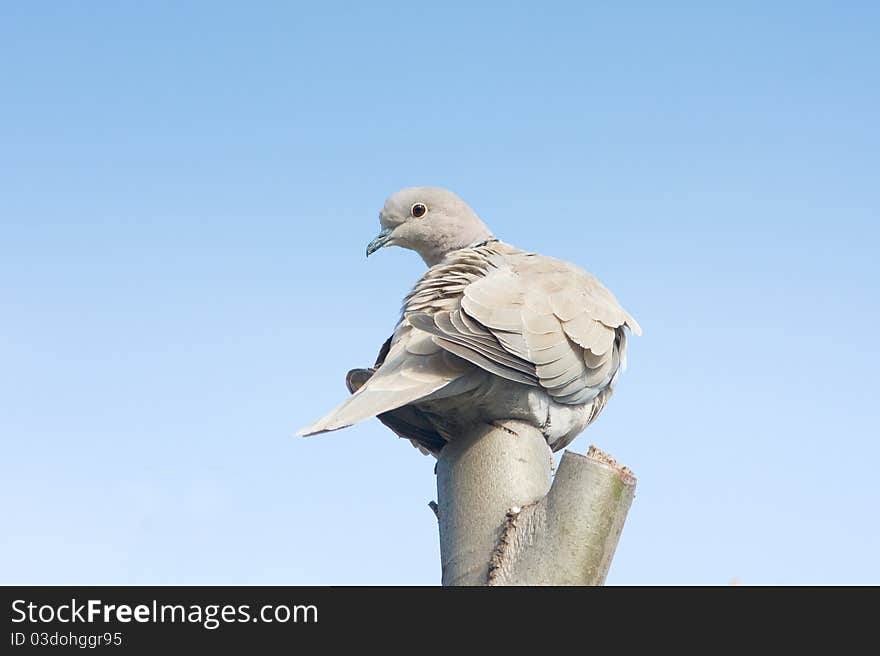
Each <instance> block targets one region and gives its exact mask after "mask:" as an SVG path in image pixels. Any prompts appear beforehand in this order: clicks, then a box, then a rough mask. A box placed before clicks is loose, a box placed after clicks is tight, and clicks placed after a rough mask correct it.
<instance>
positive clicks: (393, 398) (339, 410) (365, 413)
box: [296, 369, 449, 436]
mask: <svg viewBox="0 0 880 656" xmlns="http://www.w3.org/2000/svg"><path fill="white" fill-rule="evenodd" d="M380 371H381V369H380ZM382 378H383V377H381V376H378V375H377V376H374V377H373V378H371V379H370V380H369V381H367V383H366V384H365V385H364V386H363V387H361V388H360V389H359V390H358V391H357V392H355V393H354V394H352V395H351V396H350V397H348V398H347V399H346V400H345V401H343V402H342V403H340V404H339V405H338V406H336V407H335V408H333V410H331V411H330V412H329V413H327V415H325V416H324V417H322V418H321V419H319V420H318V421H316V422H315V423H313V424H311V425H310V426H306V427H305V428H301V429H300V430H298V431H297V433H296V434H297V435H300V436H307V435H317V434H319V433H326V432H328V431H334V430H338V429H340V428H345V427H346V426H351V425H352V424H356V423H357V422H359V421H363V420H364V419H368V418H370V417H375V416H376V415H379V414H382V413H383V412H388V411H390V410H396V409H397V408H400V407H402V406H405V405H407V404H409V403H412V402H413V401H417V400H419V399H421V398H423V397H425V396H428V395H429V394H431V393H432V392H436V391H437V390H438V389H440V388H441V387H444V386H445V385H447V384H448V383H449V381H448V380H443V379H435V380H433V381H430V382H421V383H417V384H414V385H411V386H407V387H405V388H402V389H394V388H391V389H389V388H387V387H385V386H383V385H381V383H382V382H383V381H382ZM373 388H375V389H373Z"/></svg>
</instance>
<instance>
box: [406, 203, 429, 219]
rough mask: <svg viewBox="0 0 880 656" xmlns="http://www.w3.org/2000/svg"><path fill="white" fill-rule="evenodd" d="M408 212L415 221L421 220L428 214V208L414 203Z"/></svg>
mask: <svg viewBox="0 0 880 656" xmlns="http://www.w3.org/2000/svg"><path fill="white" fill-rule="evenodd" d="M409 212H410V214H412V215H413V216H414V217H416V218H417V219H421V218H422V217H423V216H425V214H426V213H427V212H428V208H427V207H425V206H424V205H423V204H422V203H416V204H415V205H413V206H412V207H411V208H410V210H409Z"/></svg>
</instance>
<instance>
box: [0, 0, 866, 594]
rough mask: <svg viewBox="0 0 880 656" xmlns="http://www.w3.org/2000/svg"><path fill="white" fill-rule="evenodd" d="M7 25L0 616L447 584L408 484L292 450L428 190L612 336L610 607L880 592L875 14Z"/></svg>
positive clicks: (385, 14)
mask: <svg viewBox="0 0 880 656" xmlns="http://www.w3.org/2000/svg"><path fill="white" fill-rule="evenodd" d="M770 5H771V3H758V2H754V3H736V5H735V6H734V5H730V6H726V7H720V6H714V5H713V6H709V5H707V4H706V3H697V2H693V3H682V2H673V3H662V4H659V3H647V2H644V3H628V4H626V5H623V4H621V3H571V4H567V3H554V2H545V3H538V4H535V3H526V4H516V3H503V4H501V3H499V4H495V3H461V4H459V3H442V4H438V3H425V4H416V3H412V2H409V3H366V4H365V3H359V4H355V3H351V4H345V3H333V4H331V3H323V4H321V5H320V7H319V6H318V5H314V4H311V3H310V4H308V5H306V4H302V5H298V4H296V3H280V2H279V3H253V4H252V5H251V6H249V7H247V8H245V7H244V6H243V5H240V4H239V3H207V2H186V3H176V2H174V3H172V2H153V3H149V4H148V5H145V4H144V3H134V2H120V3H113V4H112V5H111V4H109V3H97V4H95V3H43V2H29V3H25V2H21V3H4V4H3V7H2V8H0V100H2V102H0V440H2V442H0V444H2V449H3V457H2V458H0V519H2V521H3V524H4V530H3V537H2V538H0V582H4V583H52V582H54V583H285V584H297V583H303V584H305V583H315V584H344V583H354V584H362V583H378V584H383V583H402V584H434V583H437V582H439V558H438V547H437V531H436V523H435V520H434V518H433V515H432V514H431V512H430V510H429V509H428V507H427V502H428V501H429V500H431V499H433V498H434V494H435V491H434V478H433V474H432V467H433V461H432V460H431V459H429V458H426V457H424V456H421V455H420V454H419V453H418V452H417V451H415V450H414V449H413V448H412V447H410V446H409V444H408V443H406V442H403V441H401V440H398V439H397V438H395V437H394V436H393V435H391V434H390V433H389V432H387V430H385V429H384V428H383V427H382V426H381V425H380V424H379V423H378V422H377V421H375V420H371V421H368V422H365V423H363V424H361V425H358V426H356V427H353V428H350V429H347V430H345V431H341V432H338V433H334V434H330V435H325V436H321V437H315V438H309V439H299V438H294V437H292V435H293V433H294V431H295V430H296V429H297V428H299V427H301V426H303V425H304V424H306V423H308V422H310V421H312V420H314V419H315V418H317V417H318V416H320V415H321V414H323V412H324V411H325V410H327V409H329V408H330V407H332V406H333V405H335V404H336V403H337V402H338V401H339V400H341V398H342V397H343V395H344V394H345V389H344V384H343V377H344V374H345V372H346V371H347V370H348V369H349V368H351V367H354V366H363V365H367V364H370V363H371V362H372V361H373V358H374V357H375V354H376V351H377V350H378V347H379V346H380V345H381V343H382V341H383V340H384V339H385V338H386V337H387V336H388V334H389V333H390V331H391V330H392V328H393V325H394V323H395V320H396V318H397V313H398V308H399V305H400V301H401V299H402V297H403V296H404V294H405V293H406V292H407V291H408V289H409V288H410V286H411V285H412V283H413V282H414V281H415V280H416V279H417V278H418V276H419V275H420V272H421V270H422V267H423V265H422V263H421V261H420V260H419V259H418V257H417V256H416V255H415V254H414V253H410V252H406V251H402V250H397V249H391V250H387V251H383V252H382V253H381V254H379V255H378V256H377V257H373V258H370V260H369V261H367V260H366V259H364V255H363V254H364V248H365V245H366V243H367V242H368V241H369V240H370V239H371V238H372V237H373V236H374V235H375V233H376V231H377V229H378V221H377V212H378V210H379V208H380V207H381V205H382V203H383V201H384V199H385V197H386V196H387V195H389V194H390V193H392V192H393V191H395V190H397V189H399V188H401V187H405V186H410V185H416V184H431V185H440V186H445V187H449V188H451V189H453V190H455V191H456V192H458V193H459V194H460V195H461V196H462V197H464V198H465V199H466V200H467V201H468V202H469V203H470V204H471V205H472V206H473V207H474V209H475V210H476V211H477V212H478V213H479V214H480V215H481V217H482V218H483V219H484V220H485V221H486V222H487V223H488V224H489V225H490V226H491V227H492V228H493V230H494V231H495V233H496V234H497V235H498V236H500V237H501V238H503V239H504V240H506V241H509V242H511V243H514V244H516V245H517V246H520V247H521V248H526V249H529V250H535V251H538V252H541V253H545V254H548V255H554V256H557V257H562V258H565V259H568V260H571V261H574V262H576V263H578V264H580V265H581V266H583V267H585V268H587V269H589V270H590V271H592V272H593V273H594V274H596V275H597V276H598V277H599V278H600V279H601V280H602V281H603V282H605V283H606V284H607V285H608V286H609V287H610V288H611V289H612V290H613V291H614V292H615V294H616V295H617V297H618V298H619V299H620V300H621V302H622V303H623V304H624V305H625V306H626V307H627V309H628V310H630V311H631V312H632V313H633V314H634V315H635V316H636V317H637V318H638V320H639V321H640V323H641V324H642V326H643V328H644V329H645V335H644V337H642V338H638V339H634V340H633V341H632V342H631V344H630V355H629V360H630V366H629V369H628V370H627V372H626V373H625V374H624V376H623V377H622V379H621V381H620V383H619V386H618V388H617V392H616V394H615V397H614V399H613V400H612V402H611V403H610V404H609V406H608V408H607V409H606V410H605V413H604V414H603V416H602V417H601V418H600V420H599V421H598V422H597V423H596V424H594V425H593V426H592V427H590V428H589V429H588V431H587V432H586V433H585V434H584V435H582V436H581V437H580V438H578V440H577V441H576V442H575V443H574V445H573V448H575V449H576V450H580V451H585V450H586V448H587V446H588V445H589V444H590V443H595V444H597V445H599V446H600V447H602V448H603V449H605V450H606V451H608V452H610V453H611V454H613V455H614V456H615V457H617V458H618V459H619V460H621V461H623V462H625V463H626V464H628V465H629V466H630V467H631V468H632V469H633V470H634V471H635V473H636V474H637V475H638V477H639V484H638V491H637V498H636V500H635V503H634V505H633V508H632V510H631V512H630V515H629V518H628V521H627V524H626V527H625V529H624V533H623V536H622V538H621V542H620V546H619V548H618V552H617V556H616V558H615V561H614V564H613V567H612V570H611V574H610V576H609V583H616V584H631V583H720V584H725V583H728V582H729V581H730V580H731V579H736V580H739V581H741V582H743V583H858V582H873V583H880V563H878V560H877V557H876V554H877V553H878V551H880V525H878V519H877V517H878V514H877V507H878V504H880V484H878V482H877V476H876V472H875V468H876V463H877V462H878V459H880V440H878V422H877V419H876V407H877V371H878V370H880V349H878V340H877V336H876V327H877V325H878V320H880V302H878V301H880V263H878V257H877V243H878V238H880V228H878V219H880V216H878V209H880V183H878V182H880V181H878V173H880V128H878V120H877V117H878V116H880V38H878V36H880V10H878V7H877V5H876V4H875V3H868V2H851V3H832V2H806V3H794V2H791V3H787V2H779V3H772V6H770Z"/></svg>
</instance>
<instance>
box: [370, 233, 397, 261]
mask: <svg viewBox="0 0 880 656" xmlns="http://www.w3.org/2000/svg"><path fill="white" fill-rule="evenodd" d="M393 231H394V228H382V232H380V233H379V234H378V235H376V238H375V239H374V240H373V241H371V242H370V243H369V244H367V257H370V255H372V254H373V253H375V252H376V251H378V250H379V249H380V248H382V247H383V246H387V245H388V242H389V241H391V233H392V232H393Z"/></svg>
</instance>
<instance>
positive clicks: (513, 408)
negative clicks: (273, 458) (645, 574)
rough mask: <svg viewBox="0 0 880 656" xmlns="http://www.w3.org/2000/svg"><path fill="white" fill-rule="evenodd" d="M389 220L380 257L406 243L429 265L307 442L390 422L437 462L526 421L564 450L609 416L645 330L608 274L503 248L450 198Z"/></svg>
mask: <svg viewBox="0 0 880 656" xmlns="http://www.w3.org/2000/svg"><path fill="white" fill-rule="evenodd" d="M418 206H421V207H418ZM423 209H424V212H423V211H422V210H423ZM417 215H419V216H417ZM380 223H381V224H382V227H383V230H382V233H380V236H379V237H377V238H376V240H374V241H373V243H372V244H371V245H370V247H369V249H368V254H369V252H372V251H373V250H377V249H378V248H381V247H383V246H387V245H400V246H403V247H406V248H411V249H412V250H415V251H417V252H418V253H419V254H420V255H421V256H422V258H423V259H424V260H425V262H426V263H427V264H428V266H429V269H428V271H427V272H426V273H425V274H424V276H422V278H421V280H419V281H418V283H417V284H416V286H415V288H414V289H413V290H412V291H411V292H410V293H409V295H407V297H406V299H405V300H404V304H403V311H402V316H401V318H400V321H399V322H398V324H397V327H396V328H395V330H394V333H393V335H392V336H391V338H390V339H389V340H388V341H387V342H386V343H385V345H384V346H383V348H382V349H381V350H380V353H379V357H378V359H377V361H376V364H375V366H374V367H373V368H372V369H356V370H353V371H351V372H349V375H348V377H347V384H348V387H349V390H350V391H351V392H353V394H352V396H351V397H349V398H348V399H347V400H346V401H344V402H343V403H342V404H341V405H339V406H338V407H337V408H335V409H334V410H332V411H331V412H330V413H329V414H328V415H327V416H325V417H324V418H322V419H320V420H319V421H317V422H315V423H314V424H312V425H311V426H308V427H307V428H304V429H302V430H301V431H300V434H301V435H313V434H316V433H322V432H325V431H331V430H336V429H339V428H344V427H346V426H349V425H351V424H354V423H356V422H358V421H361V420H363V419H366V418H368V417H372V416H378V417H379V419H380V420H382V422H383V423H385V424H386V425H387V426H389V427H390V428H391V429H392V430H393V431H394V432H395V433H397V434H398V435H400V436H401V437H405V438H407V439H410V440H411V441H412V442H413V444H415V445H416V446H417V447H419V448H421V449H422V450H423V451H427V452H430V453H433V454H435V455H436V454H437V453H438V452H439V450H440V449H441V448H442V446H443V444H444V443H445V442H446V441H447V440H449V439H454V436H455V434H456V432H458V430H459V427H461V426H462V425H465V424H471V423H473V422H495V421H499V420H505V419H519V420H523V421H527V422H529V423H531V424H533V425H534V426H536V427H538V428H539V429H540V430H541V431H542V432H543V434H544V436H545V438H546V439H547V442H548V444H549V445H550V447H551V448H552V449H553V450H554V451H556V450H558V449H561V448H563V447H564V446H566V445H567V444H569V443H570V442H571V441H572V440H573V439H574V438H575V437H576V436H577V435H578V433H580V432H581V431H582V430H583V429H584V428H585V427H586V426H587V425H588V424H590V422H592V421H593V420H594V419H595V418H596V416H598V414H599V413H600V412H601V411H602V409H603V408H604V406H605V403H606V402H607V400H608V398H609V396H610V395H611V392H612V389H613V387H614V384H615V382H616V380H617V377H618V374H619V372H620V371H621V370H622V369H623V367H624V366H625V361H626V339H627V329H630V330H632V331H633V332H635V333H636V334H641V329H640V328H639V326H638V324H637V323H636V321H635V320H634V319H633V318H632V316H630V315H629V314H628V313H627V312H626V311H625V310H624V309H623V308H622V307H621V306H620V305H619V304H618V302H617V300H616V299H615V298H614V296H613V295H612V294H611V292H609V291H608V290H607V289H606V288H605V287H604V286H603V285H602V284H601V283H600V282H599V281H598V280H596V278H594V277H593V276H592V275H590V274H589V273H587V272H586V271H584V270H583V269H580V268H579V267H577V266H575V265H573V264H571V263H568V262H564V261H562V260H557V259H555V258H551V257H546V256H542V255H537V254H535V253H529V252H526V251H522V250H519V249H517V248H515V247H513V246H511V245H509V244H505V243H504V242H501V241H498V240H496V239H494V238H493V237H492V236H491V233H490V232H489V230H488V228H486V226H485V225H484V224H483V222H482V221H480V220H479V218H477V216H476V214H474V213H473V211H472V210H471V209H470V208H469V207H468V206H467V205H465V204H464V202H463V201H461V199H459V198H458V197H457V196H455V195H454V194H452V193H451V192H449V191H446V190H443V189H437V188H433V187H415V188H411V189H404V190H403V191H400V192H398V193H397V194H395V195H394V196H392V197H391V198H389V199H388V201H387V202H386V204H385V207H384V208H383V210H382V212H381V213H380ZM377 244H378V245H377Z"/></svg>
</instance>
